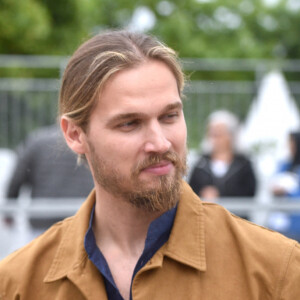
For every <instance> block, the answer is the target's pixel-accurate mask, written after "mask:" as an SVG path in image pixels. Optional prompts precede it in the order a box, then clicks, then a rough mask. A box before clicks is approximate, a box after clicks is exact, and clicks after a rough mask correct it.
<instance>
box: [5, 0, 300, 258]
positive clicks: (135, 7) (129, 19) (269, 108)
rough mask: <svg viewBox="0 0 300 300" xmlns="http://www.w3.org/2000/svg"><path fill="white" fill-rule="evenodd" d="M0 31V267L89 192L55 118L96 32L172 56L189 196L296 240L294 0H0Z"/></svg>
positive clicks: (299, 99) (299, 94)
mask: <svg viewBox="0 0 300 300" xmlns="http://www.w3.org/2000/svg"><path fill="white" fill-rule="evenodd" d="M0 28H1V31H0V239H1V241H2V242H1V246H0V258H2V257H4V256H5V255H7V254H8V253H9V252H11V251H13V250H15V249H16V248H18V247H19V246H21V245H23V244H24V243H26V242H27V241H29V240H31V239H32V238H34V237H35V236H37V235H38V234H40V233H41V232H43V231H44V230H45V229H47V228H48V227H49V226H50V225H51V224H53V223H54V222H56V221H57V220H60V219H62V218H63V217H65V216H68V215H71V214H73V213H74V212H75V211H76V210H77V208H78V207H79V205H80V203H81V202H82V201H83V200H84V198H85V197H86V196H87V195H88V193H89V191H90V190H91V188H92V186H93V183H92V179H91V176H90V174H89V170H88V168H87V166H85V165H84V164H82V165H78V164H77V162H76V156H75V155H74V154H73V153H71V152H70V150H68V148H67V147H66V145H65V144H64V141H63V138H62V136H61V133H60V130H59V128H58V126H57V125H55V123H56V109H57V99H58V90H59V84H60V82H59V79H60V76H61V74H62V72H63V69H64V66H65V65H66V62H67V60H68V56H69V55H70V54H71V53H72V52H73V51H74V50H75V48H76V47H77V46H78V45H79V44H80V43H81V42H82V41H83V40H85V39H86V38H87V37H90V36H92V35H93V34H96V33H98V32H101V31H102V30H105V29H107V28H126V29H128V30H132V31H141V32H147V33H150V34H154V35H156V36H158V37H159V38H160V39H161V40H162V41H163V42H165V43H166V44H168V45H169V46H170V47H172V48H174V49H175V50H176V51H177V52H178V55H179V57H180V59H181V62H182V66H183V69H184V71H185V73H186V74H187V85H186V88H185V91H184V94H185V99H184V111H185V117H186V122H187V126H188V134H189V136H188V149H189V153H188V163H189V171H188V174H187V177H186V180H187V181H188V182H189V183H190V184H191V186H192V188H193V190H194V191H195V193H197V194H198V195H199V196H200V197H201V198H202V199H203V200H205V201H216V202H219V203H220V204H221V205H224V206H225V207H227V208H228V209H230V210H231V211H232V212H233V213H235V214H238V215H239V216H241V217H243V218H246V219H248V220H250V221H253V222H255V223H257V224H260V225H264V226H267V227H269V228H271V229H273V230H277V231H280V232H282V233H283V234H285V235H287V236H290V237H292V238H295V239H298V240H300V201H299V200H300V115H299V107H300V59H299V58H300V43H299V28H300V2H299V1H298V0H184V1H182V0H180V1H179V0H178V1H166V0H148V1H146V0H144V1H143V0H140V1H133V0H126V1H124V0H122V1H121V0H114V1H111V0H85V1H82V0H65V1H51V0H23V1H17V0H1V1H0Z"/></svg>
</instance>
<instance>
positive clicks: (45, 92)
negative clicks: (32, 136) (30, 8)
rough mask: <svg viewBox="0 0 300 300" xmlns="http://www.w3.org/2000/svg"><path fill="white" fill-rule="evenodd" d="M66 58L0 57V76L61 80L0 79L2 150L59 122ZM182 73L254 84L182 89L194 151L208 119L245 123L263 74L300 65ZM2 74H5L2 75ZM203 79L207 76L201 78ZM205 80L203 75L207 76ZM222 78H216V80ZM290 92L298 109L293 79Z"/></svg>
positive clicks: (195, 63) (186, 63)
mask: <svg viewBox="0 0 300 300" xmlns="http://www.w3.org/2000/svg"><path fill="white" fill-rule="evenodd" d="M66 62H67V58H66V57H59V56H16V55H13V56H9V55H2V56H1V55H0V72H1V69H2V70H4V69H5V70H7V69H9V70H10V69H12V70H13V69H16V68H19V69H20V68H21V69H53V70H56V74H57V78H13V77H11V78H3V77H2V78H0V147H2V148H14V147H15V146H16V145H17V144H18V143H19V142H20V141H21V140H23V139H24V138H25V136H26V135H27V134H28V133H29V132H30V131H32V130H33V129H35V128H37V127H41V126H44V125H49V124H52V123H54V122H55V121H56V112H57V99H58V89H59V76H60V74H61V73H62V70H63V68H64V66H65V65H66ZM182 62H183V67H184V69H185V70H186V71H187V72H189V73H191V72H192V73H193V74H196V73H197V72H202V73H203V74H205V72H212V71H213V72H214V74H221V73H222V74H223V75H222V76H223V77H224V74H225V77H226V74H227V73H232V72H244V73H251V74H252V75H251V77H252V78H253V80H251V81H241V80H236V81H232V80H231V81H228V80H215V79H211V80H201V81H196V80H191V81H189V82H188V84H187V86H186V89H185V91H184V93H185V95H186V101H185V105H184V110H185V115H186V121H187V126H188V132H189V146H190V147H196V146H197V145H198V143H199V140H200V139H201V137H202V136H203V131H204V129H203V128H204V126H203V125H204V122H205V119H206V116H207V115H208V114H209V113H210V112H212V111H213V110H215V109H218V108H227V109H230V110H231V111H233V112H234V113H236V114H237V115H238V116H239V117H240V119H241V120H243V119H244V118H245V116H246V114H247V112H248V109H249V106H250V105H251V103H252V101H253V99H254V97H255V96H256V93H257V87H258V85H259V82H260V79H261V78H262V76H263V75H264V74H265V73H266V72H267V71H268V70H270V69H274V68H278V69H280V70H282V71H283V72H285V74H287V75H288V74H295V73H299V74H298V75H300V61H298V60H297V61H283V62H274V61H268V60H240V59H234V60H233V59H232V60H222V59H182ZM0 74H1V73H0ZM202 77H203V76H202ZM204 77H205V75H204ZM217 77H218V76H217ZM288 82H289V87H290V89H291V92H292V94H293V96H294V98H295V100H296V102H297V104H298V105H299V106H300V83H299V82H297V81H293V80H289V81H288Z"/></svg>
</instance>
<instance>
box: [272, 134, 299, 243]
mask: <svg viewBox="0 0 300 300" xmlns="http://www.w3.org/2000/svg"><path fill="white" fill-rule="evenodd" d="M288 147H289V158H288V159H287V160H285V161H283V162H281V163H280V164H279V166H278V171H277V173H276V174H275V175H274V177H273V179H272V182H271V193H272V195H273V196H275V197H286V198H288V199H289V201H299V200H300V132H299V131H296V132H291V133H290V134H289V136H288ZM268 226H269V227H270V228H272V229H274V230H277V231H280V232H281V233H283V234H285V235H287V236H288V237H290V238H294V239H297V240H298V241H300V214H299V213H298V214H297V213H292V214H288V213H284V212H274V213H272V214H271V215H270V219H269V225H268Z"/></svg>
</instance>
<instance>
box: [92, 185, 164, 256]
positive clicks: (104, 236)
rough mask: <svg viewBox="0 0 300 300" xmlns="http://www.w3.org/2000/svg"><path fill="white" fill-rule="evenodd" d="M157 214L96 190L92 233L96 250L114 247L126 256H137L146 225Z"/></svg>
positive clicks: (142, 244) (146, 229)
mask: <svg viewBox="0 0 300 300" xmlns="http://www.w3.org/2000/svg"><path fill="white" fill-rule="evenodd" d="M159 215H161V213H149V212H145V211H142V210H141V209H139V208H136V207H134V206H132V204H130V203H128V202H127V201H126V200H124V199H122V198H117V197H114V196H113V195H111V194H109V193H108V192H106V191H105V190H104V189H103V188H101V187H96V206H95V216H94V223H93V230H94V234H95V238H96V242H97V245H98V247H99V248H100V249H101V250H102V251H103V250H104V248H110V247H114V248H115V247H117V248H118V249H122V252H124V253H126V254H127V255H128V256H136V255H140V254H141V253H142V251H143V249H144V244H145V239H146V236H147V231H148V228H149V225H150V223H151V222H152V221H153V220H154V219H156V218H157V217H159Z"/></svg>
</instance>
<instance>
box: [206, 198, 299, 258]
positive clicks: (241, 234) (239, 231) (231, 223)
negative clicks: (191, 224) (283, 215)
mask: <svg viewBox="0 0 300 300" xmlns="http://www.w3.org/2000/svg"><path fill="white" fill-rule="evenodd" d="M202 205H203V210H204V217H205V227H206V231H207V233H208V239H209V234H211V233H213V232H214V233H215V234H214V238H216V239H217V240H218V241H219V242H222V243H224V244H225V245H226V244H227V245H230V246H231V247H236V248H237V249H244V250H245V254H246V253H251V252H252V253H256V254H261V255H265V256H269V257H270V258H271V257H272V256H274V257H276V256H277V255H279V256H280V254H279V253H280V252H282V253H284V252H285V251H288V249H290V250H291V251H292V248H294V247H295V246H296V247H299V244H298V243H297V241H294V240H292V239H289V238H287V237H285V236H284V235H282V234H280V233H278V232H276V231H273V230H271V229H268V228H266V227H263V226H260V225H257V224H255V223H252V222H250V221H248V220H245V219H243V218H240V217H238V216H236V215H234V214H232V213H231V212H229V211H228V210H227V209H225V208H224V207H223V206H221V205H219V204H216V203H209V202H202ZM210 232H211V233H210Z"/></svg>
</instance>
